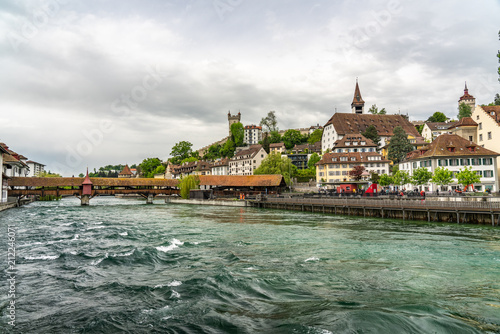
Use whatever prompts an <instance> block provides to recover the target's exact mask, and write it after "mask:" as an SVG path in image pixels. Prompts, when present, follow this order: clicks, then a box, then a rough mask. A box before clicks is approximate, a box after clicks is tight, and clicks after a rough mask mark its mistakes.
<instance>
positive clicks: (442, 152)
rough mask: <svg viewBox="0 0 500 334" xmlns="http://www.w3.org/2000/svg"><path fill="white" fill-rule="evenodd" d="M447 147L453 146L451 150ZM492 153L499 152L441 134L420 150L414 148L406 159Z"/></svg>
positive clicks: (456, 137)
mask: <svg viewBox="0 0 500 334" xmlns="http://www.w3.org/2000/svg"><path fill="white" fill-rule="evenodd" d="M449 148H454V150H453V152H451V151H450V150H449ZM484 155H492V156H499V155H500V154H499V153H497V152H494V151H492V150H489V149H487V148H484V147H481V146H479V145H477V144H476V143H474V142H472V141H469V140H467V139H465V138H462V137H460V136H458V135H452V134H447V133H446V134H442V135H441V136H439V137H437V138H436V139H434V141H433V142H432V143H430V144H428V145H427V146H426V147H424V148H423V149H421V150H415V151H412V152H410V153H408V155H407V159H406V160H413V159H420V158H430V157H437V156H443V157H445V156H450V157H458V156H484Z"/></svg>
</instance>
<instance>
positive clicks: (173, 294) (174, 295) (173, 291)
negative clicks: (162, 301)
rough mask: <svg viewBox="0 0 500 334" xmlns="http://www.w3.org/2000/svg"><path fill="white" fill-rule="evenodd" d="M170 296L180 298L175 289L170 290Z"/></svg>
mask: <svg viewBox="0 0 500 334" xmlns="http://www.w3.org/2000/svg"><path fill="white" fill-rule="evenodd" d="M170 298H181V295H180V294H179V293H178V292H177V291H175V290H172V295H171V296H170Z"/></svg>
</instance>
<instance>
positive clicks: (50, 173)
mask: <svg viewBox="0 0 500 334" xmlns="http://www.w3.org/2000/svg"><path fill="white" fill-rule="evenodd" d="M38 177H62V176H61V174H57V173H52V172H51V171H50V170H49V171H45V170H44V171H43V172H42V173H39V174H38Z"/></svg>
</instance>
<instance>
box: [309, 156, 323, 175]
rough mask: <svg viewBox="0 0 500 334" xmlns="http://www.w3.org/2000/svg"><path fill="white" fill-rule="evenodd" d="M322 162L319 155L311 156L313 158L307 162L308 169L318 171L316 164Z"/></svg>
mask: <svg viewBox="0 0 500 334" xmlns="http://www.w3.org/2000/svg"><path fill="white" fill-rule="evenodd" d="M320 160H321V157H320V156H319V155H318V153H313V154H311V156H310V157H309V161H307V167H308V168H309V169H313V170H314V171H316V163H317V162H318V161H320Z"/></svg>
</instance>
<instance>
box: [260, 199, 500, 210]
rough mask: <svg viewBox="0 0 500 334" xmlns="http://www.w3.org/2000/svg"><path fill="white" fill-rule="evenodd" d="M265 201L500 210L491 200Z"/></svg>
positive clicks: (326, 204)
mask: <svg viewBox="0 0 500 334" xmlns="http://www.w3.org/2000/svg"><path fill="white" fill-rule="evenodd" d="M264 201H265V202H268V203H276V204H283V205H285V204H286V205H318V206H337V207H338V206H345V207H365V208H392V209H396V208H400V209H421V210H436V209H441V210H453V211H463V210H470V211H482V212H484V211H500V202H491V201H452V200H449V201H436V200H429V199H362V198H301V197H299V198H297V197H291V198H276V197H267V198H266V199H265V200H264Z"/></svg>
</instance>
